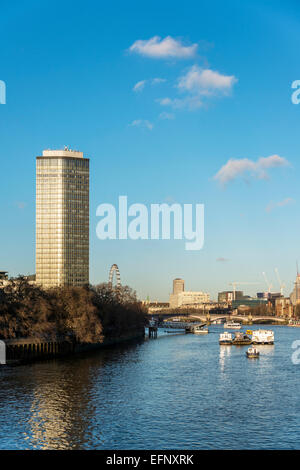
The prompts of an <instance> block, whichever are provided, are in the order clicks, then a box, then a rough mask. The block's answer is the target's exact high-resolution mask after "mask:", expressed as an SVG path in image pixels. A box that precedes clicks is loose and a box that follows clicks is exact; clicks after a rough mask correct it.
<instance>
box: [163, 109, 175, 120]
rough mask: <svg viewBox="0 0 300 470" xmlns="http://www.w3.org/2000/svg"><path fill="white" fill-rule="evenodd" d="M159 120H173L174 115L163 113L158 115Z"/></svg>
mask: <svg viewBox="0 0 300 470" xmlns="http://www.w3.org/2000/svg"><path fill="white" fill-rule="evenodd" d="M159 119H175V114H174V113H166V112H165V111H164V112H162V113H160V115H159Z"/></svg>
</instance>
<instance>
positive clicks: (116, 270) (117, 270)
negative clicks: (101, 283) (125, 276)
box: [108, 264, 121, 289]
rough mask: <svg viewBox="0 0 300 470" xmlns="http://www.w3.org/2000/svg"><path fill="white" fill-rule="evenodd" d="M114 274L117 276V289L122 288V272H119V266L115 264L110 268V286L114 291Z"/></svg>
mask: <svg viewBox="0 0 300 470" xmlns="http://www.w3.org/2000/svg"><path fill="white" fill-rule="evenodd" d="M114 273H115V275H116V276H115V277H116V287H117V289H118V288H119V287H121V276H120V271H119V268H118V265H117V264H113V265H112V267H111V268H110V271H109V279H108V285H109V287H110V288H111V289H112V286H113V277H114Z"/></svg>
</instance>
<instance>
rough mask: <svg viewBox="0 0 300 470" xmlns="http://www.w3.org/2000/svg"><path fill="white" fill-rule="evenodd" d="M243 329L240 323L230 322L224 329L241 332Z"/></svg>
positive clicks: (225, 324)
mask: <svg viewBox="0 0 300 470" xmlns="http://www.w3.org/2000/svg"><path fill="white" fill-rule="evenodd" d="M241 327H242V325H241V324H240V323H237V322H234V321H228V322H226V323H224V328H228V330H239V329H240V328H241Z"/></svg>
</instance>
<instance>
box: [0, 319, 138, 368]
mask: <svg viewBox="0 0 300 470" xmlns="http://www.w3.org/2000/svg"><path fill="white" fill-rule="evenodd" d="M144 336H145V329H144V328H139V329H135V330H132V331H130V332H127V333H126V334H125V335H120V336H114V337H107V338H103V340H102V341H99V342H94V343H84V342H74V341H71V340H68V339H64V340H59V341H43V340H39V339H37V338H21V339H12V340H5V341H4V342H5V345H6V364H7V365H19V364H26V363H31V362H35V361H41V360H46V359H54V358H60V357H65V356H68V355H76V354H79V353H84V352H89V351H96V350H99V349H105V348H108V347H112V346H117V345H119V344H121V343H124V342H129V341H135V340H136V341H138V340H141V339H142V338H144Z"/></svg>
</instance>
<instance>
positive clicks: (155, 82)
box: [151, 77, 167, 85]
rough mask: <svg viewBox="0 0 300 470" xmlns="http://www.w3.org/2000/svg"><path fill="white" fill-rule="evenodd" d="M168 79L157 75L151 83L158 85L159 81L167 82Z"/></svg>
mask: <svg viewBox="0 0 300 470" xmlns="http://www.w3.org/2000/svg"><path fill="white" fill-rule="evenodd" d="M166 81H167V79H166V78H159V77H157V78H153V79H152V82H151V83H152V85H157V84H158V83H165V82H166Z"/></svg>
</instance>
